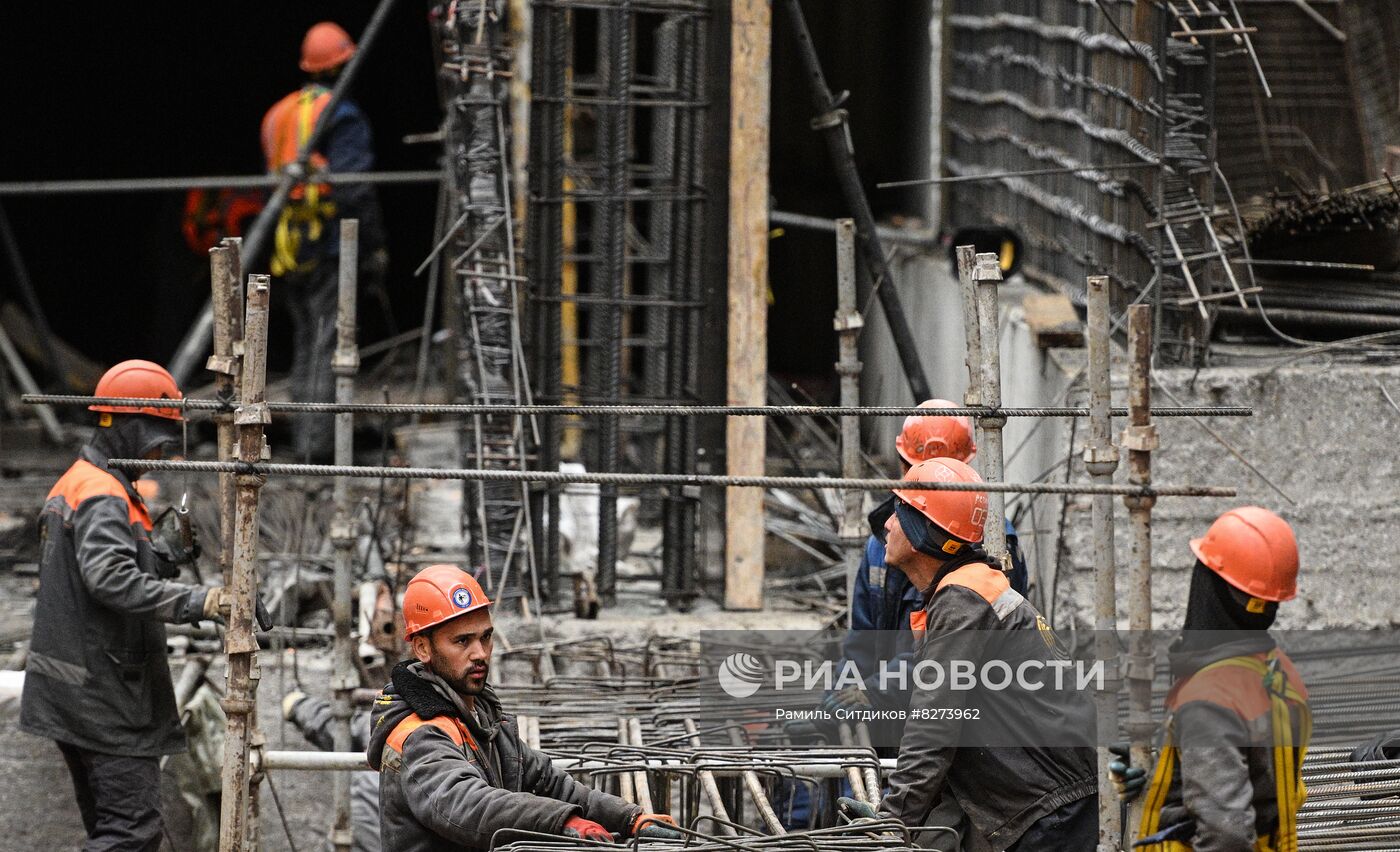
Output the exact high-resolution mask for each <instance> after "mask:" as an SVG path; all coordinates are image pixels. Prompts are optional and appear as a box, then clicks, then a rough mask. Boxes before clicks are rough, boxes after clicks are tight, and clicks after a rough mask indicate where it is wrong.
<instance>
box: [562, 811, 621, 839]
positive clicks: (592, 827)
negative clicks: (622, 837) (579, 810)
mask: <svg viewBox="0 0 1400 852" xmlns="http://www.w3.org/2000/svg"><path fill="white" fill-rule="evenodd" d="M563 834H564V836H565V837H573V838H575V839H578V840H596V841H599V842H601V843H612V842H613V836H612V833H611V832H609V831H608V830H607V829H606V828H603V827H602V826H601V825H599V824H598V823H596V822H594V821H593V820H591V819H584V818H583V817H581V816H571V817H569V818H568V819H567V820H565V821H564V832H563Z"/></svg>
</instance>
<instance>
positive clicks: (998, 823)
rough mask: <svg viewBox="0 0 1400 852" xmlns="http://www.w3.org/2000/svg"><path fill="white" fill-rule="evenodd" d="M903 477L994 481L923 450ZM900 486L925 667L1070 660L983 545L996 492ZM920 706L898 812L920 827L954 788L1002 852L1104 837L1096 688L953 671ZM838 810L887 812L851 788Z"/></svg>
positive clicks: (898, 508)
mask: <svg viewBox="0 0 1400 852" xmlns="http://www.w3.org/2000/svg"><path fill="white" fill-rule="evenodd" d="M905 479H906V480H909V481H912V482H955V483H976V482H981V481H982V479H981V477H979V476H978V475H977V472H976V471H974V470H973V469H972V468H971V467H969V466H968V465H967V464H966V463H964V462H962V461H959V460H957V459H952V458H935V459H929V460H927V461H921V462H919V463H917V464H915V465H913V466H912V467H911V468H910V469H909V472H908V473H907V474H906V475H905ZM894 495H895V498H896V499H895V511H894V513H893V514H892V515H891V516H890V517H889V519H888V520H887V521H886V524H885V530H886V539H885V561H886V563H888V564H889V565H890V566H891V567H893V568H895V569H896V570H898V571H900V572H902V573H904V574H905V575H906V576H907V577H908V578H909V581H910V582H911V583H913V584H914V586H915V587H916V588H918V589H919V590H920V592H921V593H922V594H923V597H924V608H923V610H922V611H920V612H917V613H915V614H914V617H913V624H912V627H913V630H914V633H915V636H916V640H917V642H918V648H917V650H916V652H915V653H916V665H917V664H920V663H925V662H927V663H937V664H940V665H941V664H945V663H946V664H951V663H952V662H953V661H962V662H965V663H967V664H969V665H972V666H974V667H981V665H982V663H983V662H985V661H989V660H993V659H995V660H1006V659H1011V658H1013V657H1014V658H1016V659H1017V660H1019V661H1021V662H1027V661H1029V662H1032V663H1037V664H1039V665H1040V666H1041V667H1042V669H1045V668H1050V666H1048V665H1047V663H1063V662H1065V661H1067V659H1068V655H1067V654H1066V653H1065V651H1064V649H1063V648H1062V647H1061V646H1060V644H1059V642H1058V641H1057V640H1056V639H1055V636H1054V633H1053V632H1052V631H1051V630H1050V627H1049V625H1048V624H1046V623H1045V620H1044V618H1042V617H1041V615H1040V613H1038V612H1036V610H1035V608H1034V607H1032V606H1031V605H1030V603H1029V602H1027V601H1026V599H1025V598H1024V597H1022V596H1021V594H1020V593H1019V592H1017V591H1016V590H1015V589H1012V588H1011V584H1010V582H1009V581H1008V580H1007V578H1006V575H1005V574H1004V573H1003V572H1002V571H1001V570H1000V569H999V568H995V567H993V566H992V565H990V564H988V556H987V554H986V552H985V551H984V550H983V549H982V547H981V542H982V533H983V525H984V522H985V518H986V512H987V495H986V494H985V493H984V492H976V491H932V490H915V489H901V490H896V491H895V492H894ZM1011 665H1013V666H1015V665H1017V663H1016V662H1013V663H1011ZM909 713H910V718H911V721H910V722H909V724H908V725H907V726H906V728H905V730H904V737H903V739H902V740H901V742H900V747H899V763H898V768H897V769H896V770H895V772H894V774H893V775H892V776H891V777H890V790H891V792H890V794H889V795H888V796H886V797H885V799H884V800H883V805H882V808H883V810H884V811H885V812H886V814H887V815H889V816H893V817H895V818H897V819H899V820H901V821H902V822H904V824H905V825H908V826H910V827H911V828H912V827H919V826H923V825H926V824H929V823H928V818H929V815H930V813H931V812H932V810H933V808H934V807H935V806H936V805H937V804H938V803H939V799H940V797H941V796H942V795H943V794H944V793H945V792H951V793H952V795H953V797H954V798H955V799H956V801H957V804H958V805H959V806H960V807H961V808H962V810H963V811H964V812H965V813H966V814H967V817H968V819H969V820H970V821H971V823H972V825H973V826H974V827H975V828H976V829H977V831H978V832H979V833H980V834H981V835H982V837H983V838H985V839H986V841H987V843H988V844H990V846H991V848H992V849H994V850H998V852H1001V850H1008V849H1013V850H1018V851H1019V850H1041V849H1066V850H1070V849H1072V850H1085V849H1093V848H1094V846H1095V843H1096V840H1097V834H1098V813H1097V806H1098V801H1097V800H1098V796H1097V794H1096V786H1095V781H1094V766H1095V758H1094V752H1093V750H1092V748H1090V747H1089V746H1088V744H1089V743H1090V742H1092V705H1091V704H1090V703H1089V701H1088V698H1087V696H1084V695H1077V694H1075V693H1074V692H1072V691H1071V692H1068V693H1065V692H1052V691H1051V690H1039V691H1031V690H1027V689H1010V690H1008V689H997V688H995V687H992V688H985V689H958V688H955V687H954V685H953V678H951V677H949V678H940V679H937V681H936V682H934V683H932V684H931V685H929V686H928V688H919V689H915V690H914V692H913V695H912V698H911V702H910V708H909ZM1007 731H1011V732H1016V731H1019V732H1020V733H1019V735H1018V736H1017V737H1016V742H999V741H996V740H995V739H986V740H982V739H977V738H978V737H992V738H995V737H997V736H999V735H1002V734H1004V733H1005V732H1007ZM1050 743H1056V744H1059V743H1063V744H1064V745H1049V744H1050ZM961 746H967V747H961ZM839 808H840V810H841V811H842V812H843V813H845V814H847V815H848V816H855V817H865V818H870V817H874V816H875V813H874V809H873V808H872V807H871V806H870V805H869V804H866V803H862V802H857V801H855V800H852V799H847V798H843V799H841V800H840V802H839Z"/></svg>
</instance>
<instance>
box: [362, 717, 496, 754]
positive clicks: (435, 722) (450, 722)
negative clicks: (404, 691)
mask: <svg viewBox="0 0 1400 852" xmlns="http://www.w3.org/2000/svg"><path fill="white" fill-rule="evenodd" d="M424 725H432V726H433V727H434V728H437V729H438V730H439V731H442V732H443V733H444V734H447V736H448V737H450V738H451V739H452V742H454V743H456V744H457V747H458V748H464V747H465V748H470V749H471V750H472V751H476V750H477V748H476V740H474V739H472V735H471V733H470V732H469V731H467V726H466V725H464V724H462V722H461V720H459V719H454V718H452V717H451V716H436V717H434V718H432V719H424V718H423V717H421V716H419V715H418V714H417V713H414V714H413V715H411V716H406V717H404V719H403V720H402V721H400V722H399V723H398V724H397V725H395V726H394V730H392V731H390V732H389V738H388V739H387V740H386V741H385V743H384V745H385V746H386V747H388V748H390V749H392V750H393V751H394V752H396V753H397V754H399V755H400V756H402V755H403V745H404V743H406V742H408V736H409V734H412V733H413V732H414V731H416V730H418V729H419V728H421V727H423V726H424Z"/></svg>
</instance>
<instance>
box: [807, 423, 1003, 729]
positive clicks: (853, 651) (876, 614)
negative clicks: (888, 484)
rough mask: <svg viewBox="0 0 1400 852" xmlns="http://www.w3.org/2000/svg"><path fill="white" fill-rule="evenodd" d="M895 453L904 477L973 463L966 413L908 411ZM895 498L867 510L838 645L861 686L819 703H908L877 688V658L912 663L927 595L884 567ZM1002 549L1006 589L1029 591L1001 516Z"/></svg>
mask: <svg viewBox="0 0 1400 852" xmlns="http://www.w3.org/2000/svg"><path fill="white" fill-rule="evenodd" d="M919 407H920V408H960V407H961V406H959V405H958V404H957V403H955V402H950V401H948V400H946V399H930V400H925V401H924V402H921V403H919ZM894 448H895V452H896V453H898V454H899V459H900V463H901V465H902V466H903V469H902V471H901V475H903V474H905V473H908V472H909V468H910V467H911V466H913V465H915V464H918V463H919V462H921V461H925V460H927V459H931V458H954V459H957V460H958V461H962V462H967V463H968V464H971V463H972V459H973V457H974V456H976V455H977V444H976V441H975V440H974V438H973V433H972V420H971V419H970V418H968V417H963V416H956V417H943V416H936V415H911V416H909V417H907V418H905V420H904V428H903V429H901V430H900V433H899V436H898V437H897V438H895V441H894ZM895 499H896V498H895V497H893V496H891V497H890V498H889V499H887V500H885V501H884V502H883V503H881V504H880V505H879V506H877V507H876V508H875V510H874V511H873V512H871V513H870V517H869V521H870V532H871V535H870V538H869V539H867V540H866V542H865V550H864V551H863V552H862V553H861V560H860V566H859V567H858V568H857V569H856V576H855V586H854V588H853V590H852V593H851V609H850V628H849V629H848V630H847V631H846V638H845V639H844V640H843V641H842V643H841V656H842V662H841V663H840V665H839V666H838V670H839V669H840V668H841V667H844V665H845V663H846V661H850V662H853V663H855V665H856V667H857V668H858V669H859V670H860V673H861V677H862V678H863V679H864V680H865V682H866V686H865V687H864V688H863V689H860V688H848V689H845V690H841V691H838V692H832V693H830V694H828V695H827V696H826V697H825V699H824V700H823V706H824V707H825V708H826V709H827V710H830V711H835V710H836V709H838V708H842V707H844V708H847V709H860V708H868V707H871V706H874V707H875V708H876V709H880V710H902V709H904V708H905V707H907V706H908V704H909V693H908V691H907V690H881V689H879V688H877V686H876V683H875V682H876V679H877V676H878V672H879V668H880V666H881V665H882V664H886V663H890V664H895V663H897V662H898V661H909V660H912V659H913V656H914V635H913V633H912V632H910V628H909V616H910V615H911V614H912V613H914V612H917V611H918V610H921V609H923V606H924V596H923V594H922V593H921V592H920V591H919V590H918V589H917V588H915V586H914V584H913V583H911V582H909V578H908V577H906V576H905V575H904V572H902V571H897V570H896V571H889V570H887V569H886V566H885V524H886V522H888V521H889V519H890V516H891V515H893V514H894V504H895ZM1006 549H1007V551H1008V552H1009V553H1010V554H1011V572H1010V574H1009V575H1008V579H1009V580H1010V582H1011V588H1013V589H1015V590H1016V591H1017V592H1019V593H1020V594H1022V595H1025V594H1026V593H1027V585H1028V577H1029V572H1028V571H1027V570H1026V562H1025V559H1024V557H1022V555H1021V548H1020V545H1019V543H1018V540H1017V536H1016V528H1015V527H1014V526H1012V524H1011V520H1010V519H1009V518H1008V519H1007V520H1006ZM885 724H886V725H887V727H888V729H887V730H885V731H883V732H882V733H884V734H885V736H883V737H877V739H886V740H888V741H892V742H898V741H899V738H900V736H901V734H902V733H903V730H904V724H903V721H901V720H890V721H889V722H887V723H885Z"/></svg>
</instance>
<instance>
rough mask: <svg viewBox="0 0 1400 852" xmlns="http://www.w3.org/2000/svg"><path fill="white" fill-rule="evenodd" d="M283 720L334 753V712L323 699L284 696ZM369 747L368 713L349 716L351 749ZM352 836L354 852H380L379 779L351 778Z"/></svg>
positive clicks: (358, 775) (361, 774)
mask: <svg viewBox="0 0 1400 852" xmlns="http://www.w3.org/2000/svg"><path fill="white" fill-rule="evenodd" d="M282 718H283V719H286V720H287V721H288V722H291V723H292V724H293V725H295V726H296V729H297V730H298V731H300V732H301V735H302V736H303V737H305V738H306V741H307V742H309V743H311V744H312V745H314V746H316V748H319V749H320V750H321V751H335V724H336V718H335V709H334V708H333V707H332V706H331V703H330V702H329V701H327V700H326V699H324V698H319V697H317V696H315V695H307V694H306V693H305V692H302V691H301V690H293V691H292V692H289V693H287V694H286V695H285V696H283V697H282ZM367 745H369V711H368V710H363V709H361V710H356V711H355V713H354V715H352V716H351V717H350V747H351V748H352V749H354V750H355V751H363V750H364V749H365V746H367ZM350 833H351V837H352V838H353V839H352V843H353V845H352V846H351V849H352V850H353V852H379V850H380V849H382V848H383V847H382V845H381V844H380V842H379V776H378V775H377V774H376V773H373V772H356V773H354V775H352V776H351V778H350Z"/></svg>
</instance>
